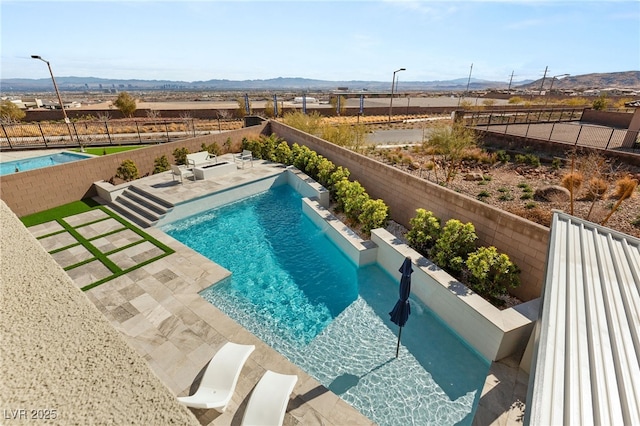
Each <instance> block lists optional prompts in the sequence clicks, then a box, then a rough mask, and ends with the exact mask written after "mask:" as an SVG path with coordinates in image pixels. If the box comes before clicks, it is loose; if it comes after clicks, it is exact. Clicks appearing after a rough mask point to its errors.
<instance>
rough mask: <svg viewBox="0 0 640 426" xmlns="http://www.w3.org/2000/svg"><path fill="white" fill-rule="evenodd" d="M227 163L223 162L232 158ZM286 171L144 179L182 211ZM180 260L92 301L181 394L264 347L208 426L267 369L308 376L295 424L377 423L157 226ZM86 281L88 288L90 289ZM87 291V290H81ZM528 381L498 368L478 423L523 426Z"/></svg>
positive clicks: (233, 408)
mask: <svg viewBox="0 0 640 426" xmlns="http://www.w3.org/2000/svg"><path fill="white" fill-rule="evenodd" d="M225 159H226V158H225V156H222V157H220V160H225ZM281 170H282V166H279V165H274V164H270V163H267V162H264V161H254V163H253V167H252V166H251V165H246V166H245V168H244V169H238V170H237V171H236V172H232V173H230V174H228V175H224V176H221V177H216V178H214V179H208V180H198V181H195V182H194V181H190V180H185V181H184V183H183V184H180V182H174V181H173V179H172V176H171V174H170V172H165V173H161V174H157V175H152V176H149V177H146V178H143V179H139V180H137V181H136V185H137V186H144V187H145V188H146V189H147V190H150V191H153V193H154V195H157V196H159V197H161V198H164V199H166V200H168V201H171V202H172V203H174V204H179V203H180V202H184V201H188V200H191V199H194V198H198V197H200V196H204V195H206V194H210V193H212V192H216V191H221V190H224V189H227V188H229V187H232V186H236V185H238V184H241V183H246V182H249V181H252V180H255V179H259V178H262V177H266V176H269V175H272V174H274V173H277V172H278V171H281ZM144 231H145V232H147V233H148V234H149V235H151V236H152V237H154V238H156V239H157V240H159V241H161V242H162V243H164V244H166V245H168V246H169V247H171V248H172V249H174V250H175V253H173V254H171V255H169V256H166V257H164V258H162V259H159V260H156V261H155V262H153V263H150V264H148V265H145V266H142V267H140V268H139V269H136V270H135V271H133V272H130V273H128V274H126V275H123V276H121V277H118V278H116V279H113V280H111V281H108V282H106V283H104V284H102V285H99V286H97V287H95V288H93V289H91V290H89V291H87V292H85V294H86V296H87V297H88V298H89V300H91V302H92V303H93V304H94V305H95V306H96V307H97V308H98V309H99V310H100V311H101V312H102V314H103V315H104V316H105V317H106V318H107V319H108V320H109V321H110V322H111V324H112V325H113V326H114V327H115V328H116V329H117V330H118V331H120V333H121V334H122V335H123V336H124V337H125V339H126V340H127V342H128V343H129V344H130V345H131V346H132V347H133V348H135V349H136V351H137V352H138V353H139V354H140V355H141V356H142V357H143V358H144V359H145V360H146V361H147V363H148V365H149V366H150V367H151V369H152V370H153V371H154V372H155V374H156V375H157V376H158V377H159V378H160V379H161V380H162V381H163V382H164V383H165V384H166V385H167V387H168V388H169V389H171V391H172V392H173V393H174V394H175V395H176V396H185V395H189V394H190V393H192V392H193V391H194V390H195V385H197V383H198V382H199V378H200V375H201V373H202V372H203V369H204V367H205V366H206V364H207V362H208V361H209V360H210V359H211V357H212V356H213V354H215V352H216V351H217V349H218V348H219V347H220V346H221V345H222V344H223V343H224V342H226V341H233V342H237V343H245V344H254V345H256V350H255V351H254V353H253V354H252V355H251V356H250V357H249V360H248V361H247V363H246V365H245V367H244V368H243V370H242V373H241V375H240V379H239V381H238V385H237V388H236V391H235V393H234V396H233V398H232V401H231V403H230V404H229V406H228V408H227V410H226V411H225V412H224V413H222V414H221V413H218V412H217V411H215V410H199V409H192V412H193V413H194V414H195V416H196V417H197V418H198V420H199V421H200V423H201V424H203V425H231V424H239V423H240V420H241V419H242V415H243V413H244V409H245V407H246V404H247V401H248V398H247V396H248V395H249V394H250V392H251V390H252V389H253V387H254V386H255V384H256V383H257V382H258V380H259V378H260V377H261V376H262V375H263V374H264V372H265V371H266V370H267V369H271V370H274V371H277V372H281V373H286V374H296V375H298V378H299V379H298V382H297V384H296V386H295V388H294V391H293V393H292V399H291V400H290V402H289V405H288V407H287V414H286V416H285V420H284V424H285V425H296V424H301V425H345V424H349V425H372V424H374V423H373V422H372V421H371V420H370V419H368V418H366V417H364V416H363V415H362V414H360V412H358V411H357V410H356V409H354V408H353V407H351V406H350V405H349V404H347V403H346V402H344V401H343V400H342V399H340V398H339V397H338V396H337V395H335V394H334V393H332V392H331V391H329V390H328V389H327V388H326V387H324V386H323V385H321V384H320V383H319V382H318V381H316V380H315V379H313V378H312V377H310V376H309V375H307V374H306V373H305V372H304V371H302V370H301V369H300V368H298V367H297V366H296V365H294V364H292V363H291V362H289V361H288V360H287V359H286V358H285V357H284V356H282V355H280V354H279V353H278V352H276V351H275V350H273V349H272V348H271V347H269V346H268V345H266V344H265V343H264V342H262V341H261V340H260V339H259V338H257V337H256V336H254V335H253V334H251V333H250V332H249V331H247V330H246V329H244V328H243V327H241V326H240V325H239V324H238V323H236V322H235V321H234V320H232V319H231V318H229V317H227V316H226V315H225V314H223V313H222V312H221V311H219V310H218V309H217V308H216V307H214V306H213V305H211V304H210V303H208V302H207V301H206V300H204V299H203V298H202V297H200V295H199V294H198V293H199V292H200V291H201V290H203V289H205V288H207V287H209V286H210V285H211V284H213V283H216V282H218V281H220V280H222V279H224V278H226V277H227V276H228V275H229V272H228V271H227V270H225V269H224V268H222V267H221V266H219V265H217V264H215V263H214V262H212V261H210V260H208V259H206V258H205V257H203V256H201V255H200V254H198V253H196V252H195V251H193V250H191V249H189V248H188V247H186V246H184V245H183V244H181V243H180V242H178V241H177V240H175V239H173V238H172V237H170V236H168V235H167V234H165V233H164V232H162V231H160V230H159V229H156V228H146V229H144ZM84 284H85V283H84V282H83V283H82V285H84ZM77 285H78V286H81V284H79V283H77ZM527 383H528V375H527V374H526V373H525V372H523V371H522V370H520V369H519V368H518V360H517V359H506V360H503V361H500V362H495V363H493V364H492V366H491V368H490V371H489V374H488V375H487V379H486V381H485V386H484V389H483V391H482V397H481V399H480V404H479V407H478V409H477V411H476V415H475V418H474V421H473V424H474V425H512V424H519V423H522V421H523V418H524V403H525V400H526V391H527Z"/></svg>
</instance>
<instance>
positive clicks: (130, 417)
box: [0, 201, 200, 425]
mask: <svg viewBox="0 0 640 426" xmlns="http://www.w3.org/2000/svg"><path fill="white" fill-rule="evenodd" d="M0 226H1V227H0V247H1V251H2V259H1V261H2V266H1V271H2V273H1V274H0V277H1V278H0V279H1V281H0V312H1V314H0V341H1V342H2V344H0V360H1V362H0V406H1V407H0V408H1V409H2V410H3V411H2V416H3V417H2V418H3V420H2V421H1V422H0V423H2V424H12V423H14V420H17V422H15V423H16V424H24V423H27V422H29V423H38V424H61V425H65V424H67V425H68V424H146V425H166V424H181V425H189V424H192V425H199V424H200V423H199V422H198V421H197V420H196V418H195V417H194V416H193V414H192V413H191V412H190V411H189V410H188V409H187V408H185V407H183V406H182V405H180V404H179V403H178V402H177V400H176V398H175V396H174V395H173V394H172V393H171V391H170V390H169V389H168V388H167V387H166V386H165V385H164V384H163V383H162V382H161V381H160V380H159V379H158V378H157V377H156V376H155V375H154V374H153V372H152V371H151V369H150V368H149V367H148V365H147V364H146V363H145V361H144V360H143V359H142V358H141V357H140V356H139V355H138V354H137V353H136V352H135V351H134V350H133V349H132V348H131V347H129V346H128V345H127V343H126V342H125V341H124V339H123V338H122V336H121V335H120V334H119V333H118V332H117V331H116V330H115V329H114V328H113V327H112V326H111V325H110V324H109V323H108V321H107V320H106V319H105V318H104V317H103V316H102V314H101V313H100V312H99V311H98V310H97V309H96V307H95V306H94V305H93V304H92V303H91V302H90V301H89V300H88V299H87V298H86V296H85V295H84V294H83V293H82V292H81V291H80V290H79V289H78V288H76V287H75V285H74V283H73V281H71V279H70V278H69V276H68V275H67V274H66V273H65V272H64V271H63V270H62V269H61V268H60V266H58V264H57V263H56V262H55V260H53V258H52V257H51V256H50V255H49V254H48V253H47V252H46V251H45V250H44V248H43V247H42V245H40V243H39V242H38V241H37V240H36V239H35V238H34V237H33V236H32V235H31V234H30V233H29V231H28V230H27V229H26V228H25V227H24V226H23V225H22V223H21V222H20V221H19V220H18V218H17V217H16V216H15V214H13V213H12V212H11V211H10V210H9V208H8V207H7V205H6V204H5V203H4V202H2V201H0ZM33 416H35V417H36V418H33ZM43 418H45V419H44V420H43ZM47 419H48V420H47Z"/></svg>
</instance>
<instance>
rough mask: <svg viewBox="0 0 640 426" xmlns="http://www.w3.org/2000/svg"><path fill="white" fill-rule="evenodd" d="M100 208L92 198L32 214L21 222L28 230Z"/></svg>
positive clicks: (22, 218)
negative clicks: (31, 227)
mask: <svg viewBox="0 0 640 426" xmlns="http://www.w3.org/2000/svg"><path fill="white" fill-rule="evenodd" d="M97 206H100V203H98V202H97V201H94V200H93V199H91V198H85V199H84V200H80V201H74V202H73V203H69V204H65V205H62V206H59V207H54V208H52V209H49V210H45V211H42V212H39V213H34V214H30V215H28V216H22V217H21V218H20V220H21V221H22V223H24V226H26V227H27V228H28V227H30V226H34V225H40V224H41V223H45V222H51V221H52V220H56V219H59V218H63V217H67V216H73V215H75V214H79V213H84V212H88V211H89V210H93V209H94V208H95V207H97Z"/></svg>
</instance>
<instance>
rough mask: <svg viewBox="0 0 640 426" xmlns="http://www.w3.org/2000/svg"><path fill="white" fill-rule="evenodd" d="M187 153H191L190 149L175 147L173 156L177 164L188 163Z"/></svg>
mask: <svg viewBox="0 0 640 426" xmlns="http://www.w3.org/2000/svg"><path fill="white" fill-rule="evenodd" d="M187 154H189V150H188V149H187V148H185V147H182V148H176V149H174V150H173V157H174V158H175V160H176V164H177V165H182V164H187Z"/></svg>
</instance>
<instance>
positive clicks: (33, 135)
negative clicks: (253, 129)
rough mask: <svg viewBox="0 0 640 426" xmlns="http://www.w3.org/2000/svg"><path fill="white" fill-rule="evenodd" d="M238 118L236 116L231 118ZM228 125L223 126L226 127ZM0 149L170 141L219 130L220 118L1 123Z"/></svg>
mask: <svg viewBox="0 0 640 426" xmlns="http://www.w3.org/2000/svg"><path fill="white" fill-rule="evenodd" d="M234 121H237V120H234ZM228 127H229V126H225V128H228ZM1 128H2V132H1V133H0V147H1V148H2V149H25V148H66V147H80V146H91V145H97V146H104V145H122V144H153V143H163V142H171V141H172V140H178V139H184V138H186V137H192V136H196V135H201V134H207V133H213V132H216V131H217V132H219V131H221V129H222V127H221V125H220V122H218V123H217V124H216V123H215V122H214V123H208V125H207V126H206V127H203V125H202V123H200V122H198V121H196V120H194V119H161V118H158V119H154V120H148V119H147V120H126V121H77V122H70V123H68V124H67V123H47V122H43V123H39V122H38V123H16V124H2V125H1Z"/></svg>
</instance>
